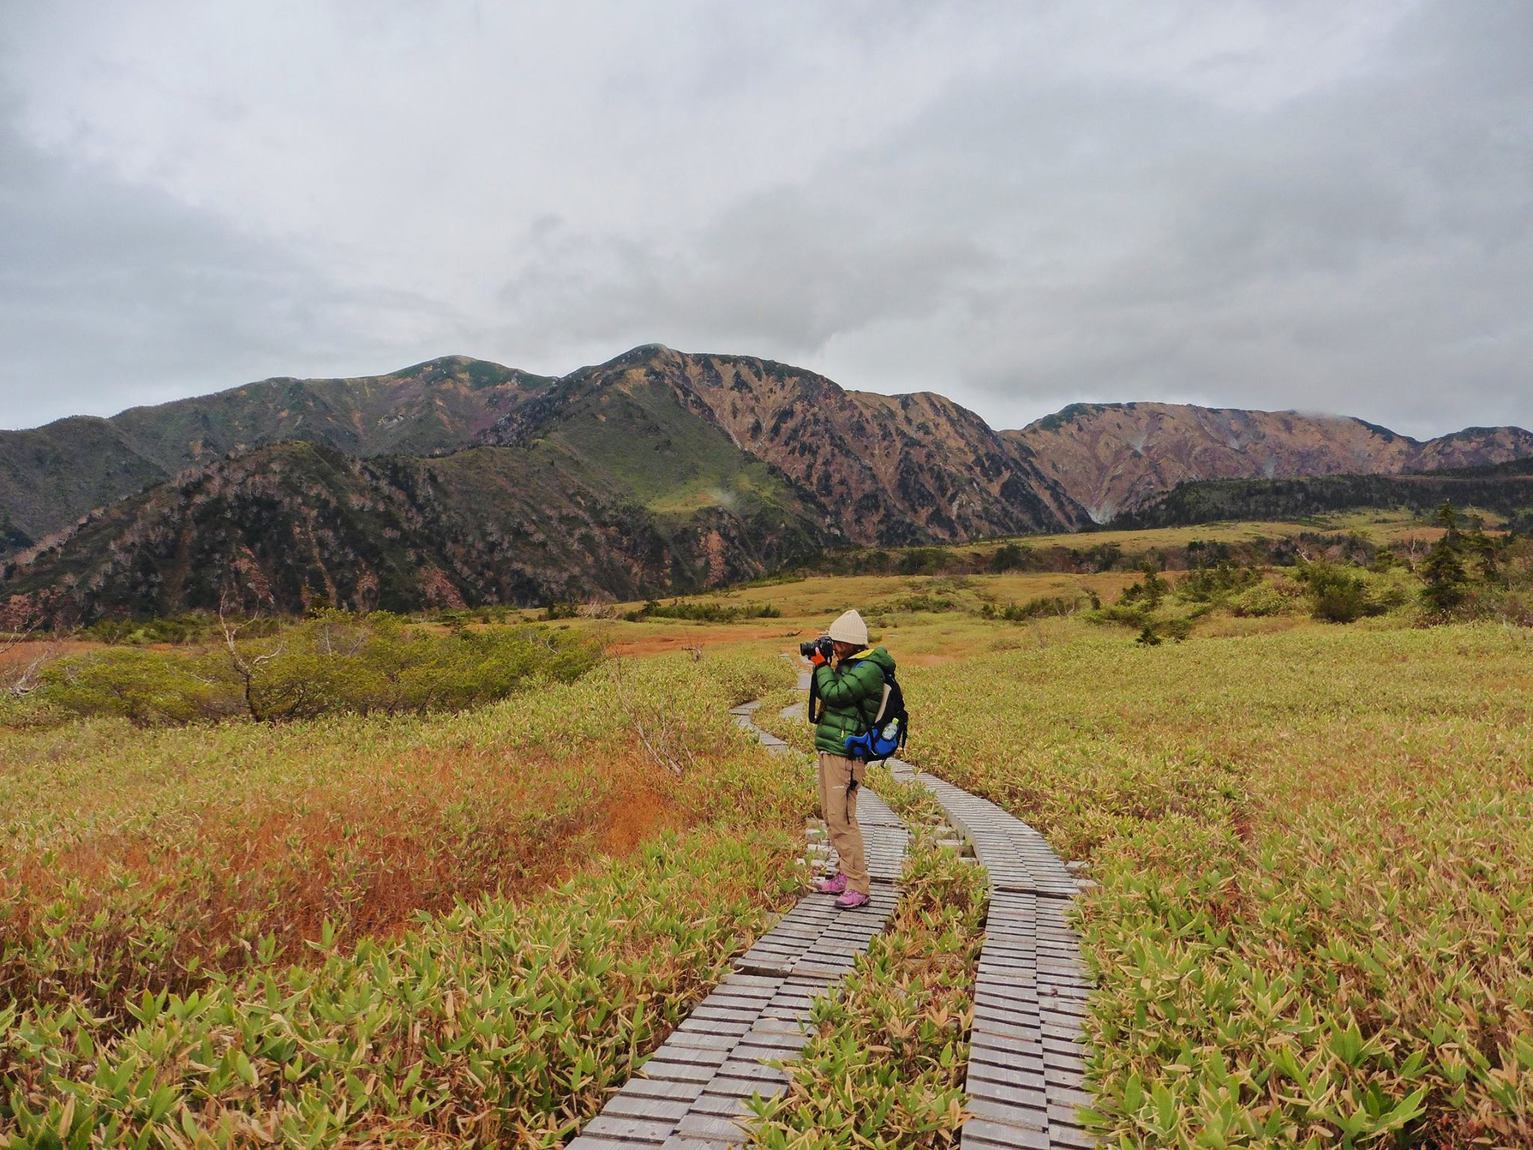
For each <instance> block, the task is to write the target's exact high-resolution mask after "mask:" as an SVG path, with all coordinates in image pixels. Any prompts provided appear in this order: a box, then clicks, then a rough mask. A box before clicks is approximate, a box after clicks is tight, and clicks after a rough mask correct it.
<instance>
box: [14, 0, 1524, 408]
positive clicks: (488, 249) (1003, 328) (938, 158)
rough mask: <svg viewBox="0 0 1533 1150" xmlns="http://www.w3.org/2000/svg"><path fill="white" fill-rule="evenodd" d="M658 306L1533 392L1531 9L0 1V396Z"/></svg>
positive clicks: (686, 314)
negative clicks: (1532, 369) (1532, 367)
mask: <svg viewBox="0 0 1533 1150" xmlns="http://www.w3.org/2000/svg"><path fill="white" fill-rule="evenodd" d="M649 342H660V343H666V344H669V345H670V346H672V347H676V348H680V349H683V350H688V351H721V352H736V353H741V354H749V355H759V356H764V357H769V358H773V359H779V360H784V361H786V362H789V363H792V364H797V365H800V366H804V367H810V368H813V369H816V370H818V371H821V372H824V373H825V374H827V375H829V376H830V377H831V378H832V379H835V380H836V381H837V382H839V383H841V384H843V385H844V386H847V387H852V388H862V389H867V390H873V391H882V392H896V391H911V390H919V389H930V390H934V391H939V392H942V393H944V394H947V395H949V396H952V397H953V398H955V399H957V400H958V401H959V402H961V403H964V404H966V405H967V406H969V407H972V408H974V409H975V410H976V411H978V412H979V413H980V414H981V415H983V416H984V417H985V418H986V419H987V420H988V421H989V422H990V423H992V424H993V425H995V426H997V427H1016V426H1021V425H1022V424H1024V423H1026V422H1028V421H1029V420H1031V419H1033V418H1036V417H1038V416H1040V415H1043V414H1046V413H1047V412H1049V411H1052V410H1055V409H1057V408H1058V407H1060V406H1062V405H1064V404H1066V403H1069V402H1073V401H1077V400H1128V399H1161V400H1172V401H1181V402H1194V403H1209V404H1215V405H1220V406H1240V407H1258V408H1269V409H1272V408H1290V407H1296V408H1300V409H1305V410H1324V411H1334V412H1340V413H1344V414H1351V415H1359V416H1362V417H1365V418H1368V419H1371V420H1374V421H1376V422H1380V423H1384V424H1387V425H1390V426H1392V427H1395V428H1396V429H1398V430H1402V431H1405V432H1408V433H1411V434H1415V435H1418V436H1424V435H1432V434H1438V433H1441V432H1446V431H1449V430H1454V429H1457V428H1459V427H1463V426H1465V425H1471V424H1498V423H1518V424H1521V425H1523V426H1528V427H1533V371H1530V366H1529V365H1530V364H1533V3H1528V2H1526V0H1505V2H1500V3H1496V2H1479V0H1447V2H1442V3H1432V2H1426V0H1422V2H1402V0H1381V2H1377V3H1371V2H1358V0H1349V2H1347V3H1337V2H1336V0H1321V2H1317V3H1312V4H1311V3H1300V2H1295V0H1285V2H1282V3H1271V4H1266V3H1239V2H1232V0H1211V2H1208V3H1169V2H1168V3H1148V2H1142V0H1119V2H1115V3H1101V4H1093V3H1083V2H1080V0H1069V2H1061V3H1025V2H1022V0H1015V2H1013V0H1007V2H1000V3H970V4H963V3H955V4H948V5H936V4H929V3H908V4H902V3H894V2H891V0H870V2H866V3H860V2H846V0H840V2H837V3H829V2H819V3H784V2H780V0H774V2H773V3H771V4H760V3H746V2H743V0H741V2H725V0H708V2H695V3H694V2H660V0H646V2H644V3H630V2H626V0H622V2H619V0H613V2H608V3H594V2H593V3H583V2H580V0H559V2H558V3H539V4H517V3H510V2H506V3H498V2H497V3H491V2H488V0H486V2H485V3H482V4H477V5H475V4H469V3H447V2H445V0H444V2H442V3H428V2H426V0H409V2H406V0H398V2H385V0H346V2H341V0H336V2H331V3H319V2H315V0H262V2H261V3H250V2H249V0H234V2H229V3H224V2H211V0H196V2H186V3H175V2H151V0H135V2H134V3H131V4H123V3H106V2H103V3H70V2H61V0H4V2H3V3H0V427H23V426H31V425H35V424H38V423H41V422H43V421H46V420H49V419H53V418H56V417H59V416H62V415H66V414H71V413H78V412H85V413H93V414H103V415H104V414H110V413H112V412H115V411H118V410H121V409H122V408H124V407H128V406H132V405H134V404H140V403H151V402H157V401H160V400H164V399H170V398H175V397H177V396H183V395H192V394H199V393H204V392H209V391H214V390H219V389H222V388H225V387H231V386H235V385H237V384H239V383H243V382H246V381H248V380H252V379H259V378H264V377H267V376H272V375H298V376H322V375H354V374H365V373H373V372H382V371H387V370H391V369H393V368H397V367H401V366H404V365H406V364H409V363H412V362H416V361H419V360H422V359H426V358H430V357H432V356H436V355H444V354H448V353H462V354H467V355H473V356H479V357H483V358H486V359H493V360H497V361H499V362H502V363H506V364H510V365H512V366H516V367H522V368H527V369H530V370H534V371H541V372H546V373H549V374H562V373H564V372H567V371H570V370H573V369H574V368H576V367H578V366H580V365H582V364H585V363H592V362H599V361H601V360H605V359H608V358H610V357H612V356H614V355H616V354H618V353H620V352H622V351H624V350H626V349H627V348H628V347H631V346H633V345H634V344H638V343H649Z"/></svg>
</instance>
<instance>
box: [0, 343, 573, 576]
mask: <svg viewBox="0 0 1533 1150" xmlns="http://www.w3.org/2000/svg"><path fill="white" fill-rule="evenodd" d="M550 382H551V381H550V380H548V379H547V378H545V377H542V376H535V375H529V374H528V373H526V372H522V371H516V370H514V369H512V368H507V367H501V366H500V365H499V364H493V363H486V362H484V361H482V360H472V359H467V358H465V357H462V356H449V357H447V358H445V359H435V360H431V361H429V362H427V363H420V364H416V365H415V366H414V367H408V368H405V369H404V370H402V371H397V372H393V373H391V374H389V375H381V376H371V377H365V378H358V379H309V380H299V379H269V380H265V381H263V382H261V383H251V384H246V385H245V386H243V387H236V388H233V389H231V390H229V391H222V392H219V393H217V394H216V395H207V396H199V397H197V398H195V399H184V400H177V401H175V402H173V403H164V404H159V405H156V406H154V407H136V408H132V409H130V410H128V411H124V412H122V413H121V414H120V415H114V416H112V417H111V418H110V419H97V418H89V417H77V418H72V419H64V420H59V421H58V422H56V423H51V424H48V425H47V426H46V427H40V428H36V429H33V430H30V431H0V514H3V515H4V516H6V517H8V518H9V520H10V522H11V523H12V524H13V525H14V527H15V528H16V529H18V530H19V531H21V532H24V533H25V534H26V535H28V536H31V537H32V538H34V539H41V538H43V537H45V536H47V535H49V534H51V533H53V532H55V531H58V530H60V529H62V528H65V527H67V526H68V525H69V524H71V523H73V522H74V520H75V519H77V518H78V517H79V516H81V515H83V514H85V513H86V512H87V511H90V510H91V509H92V508H96V507H103V506H105V505H107V504H109V503H111V502H112V501H114V500H116V499H120V498H122V497H123V496H125V495H128V494H131V493H133V492H135V491H138V490H140V489H141V488H143V487H145V486H146V485H148V484H152V483H157V482H160V481H161V480H164V479H168V478H169V477H171V476H172V475H175V474H176V473H177V472H179V471H181V470H183V469H184V468H187V467H193V466H197V465H199V464H202V463H207V462H210V461H212V460H215V459H218V458H220V457H222V456H224V455H227V454H228V453H230V452H232V451H239V450H243V449H246V448H249V447H258V446H260V445H262V444H268V443H277V442H281V441H284V440H304V441H307V442H311V443H319V444H325V445H327V446H330V447H334V448H337V449H339V450H341V451H343V452H345V453H347V454H348V455H358V456H372V455H382V454H386V453H408V454H417V455H425V454H431V453H434V452H438V451H448V450H455V449H457V448H461V447H465V446H467V445H469V444H470V443H472V442H474V440H475V438H476V437H477V436H478V435H479V434H480V433H481V432H483V431H484V430H485V429H486V428H488V427H490V426H492V425H493V424H494V423H495V422H496V421H497V420H499V419H501V418H503V417H504V416H505V415H506V414H507V412H509V411H511V410H513V409H514V408H515V407H516V406H517V405H518V404H520V403H522V402H524V401H525V400H526V399H527V398H528V397H529V396H532V395H536V394H538V393H540V392H541V391H542V390H543V389H545V388H546V387H547V386H548V384H549V383H550ZM0 554H3V552H0Z"/></svg>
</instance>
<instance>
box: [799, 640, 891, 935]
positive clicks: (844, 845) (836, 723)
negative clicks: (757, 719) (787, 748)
mask: <svg viewBox="0 0 1533 1150" xmlns="http://www.w3.org/2000/svg"><path fill="white" fill-rule="evenodd" d="M828 634H829V636H830V640H831V657H830V658H829V659H827V658H826V657H825V653H824V651H823V649H820V650H816V651H815V652H814V654H813V655H811V656H810V659H809V662H810V664H811V665H812V668H813V669H812V671H811V674H812V676H813V694H814V697H815V698H818V699H819V701H820V709H819V713H818V714H817V715H816V714H814V713H813V712H812V711H811V718H812V719H814V721H815V728H814V748H815V750H816V751H817V752H818V753H819V784H820V811H821V813H822V814H823V815H824V816H825V825H826V826H827V827H828V828H829V830H830V843H831V845H832V846H833V847H835V848H836V854H838V855H839V856H840V858H841V870H840V872H839V873H838V874H837V875H835V877H833V878H826V879H822V880H820V882H819V883H818V884H817V886H816V889H817V890H819V891H820V893H821V894H834V895H839V896H840V897H838V898H837V899H836V906H838V907H840V908H841V909H842V910H853V909H855V908H857V907H860V906H866V905H867V904H868V903H869V902H871V901H872V894H871V889H872V888H871V886H870V885H869V879H868V862H867V857H866V855H865V854H864V852H863V846H862V828H861V827H860V826H859V825H858V824H857V789H858V787H860V786H861V785H862V780H863V776H864V774H865V772H866V771H867V764H866V763H864V762H859V761H856V760H853V759H850V758H848V757H847V755H846V740H847V737H848V736H849V735H860V734H862V733H863V732H864V731H866V730H868V728H869V727H871V726H872V725H873V721H874V720H875V719H876V718H877V717H878V711H879V708H880V707H881V706H882V705H883V698H884V670H885V668H887V669H888V670H889V671H891V672H892V671H893V670H894V660H893V659H892V658H890V657H889V652H888V651H886V650H884V648H882V647H875V648H873V649H872V650H869V649H868V625H867V624H866V623H864V622H863V620H862V616H861V615H859V614H858V613H857V612H856V611H847V612H846V613H845V614H843V615H841V616H840V617H839V618H838V619H837V620H836V621H835V622H834V623H832V624H831V625H830V630H829V632H828Z"/></svg>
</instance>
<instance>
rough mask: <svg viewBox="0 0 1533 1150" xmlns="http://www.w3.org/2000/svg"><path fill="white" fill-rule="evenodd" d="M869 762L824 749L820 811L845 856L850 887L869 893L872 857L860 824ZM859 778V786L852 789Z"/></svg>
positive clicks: (833, 843)
mask: <svg viewBox="0 0 1533 1150" xmlns="http://www.w3.org/2000/svg"><path fill="white" fill-rule="evenodd" d="M867 769H868V766H867V764H866V763H858V762H853V761H852V760H851V759H848V758H845V757H843V756H841V755H827V754H826V753H825V752H824V751H821V752H820V813H821V814H822V815H824V816H825V825H826V826H827V827H828V828H829V829H830V845H831V846H833V847H835V848H836V853H837V854H838V855H840V856H841V872H842V873H843V874H844V875H846V885H847V888H848V889H850V890H855V891H860V892H861V893H863V894H868V893H870V892H869V888H868V860H867V856H866V855H864V854H863V852H862V828H861V827H859V826H858V825H857V789H860V785H861V783H862V776H863V775H864V774H865V773H866V772H867ZM853 778H855V779H856V780H857V782H858V784H859V788H857V789H852V788H851V782H852V780H853Z"/></svg>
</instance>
